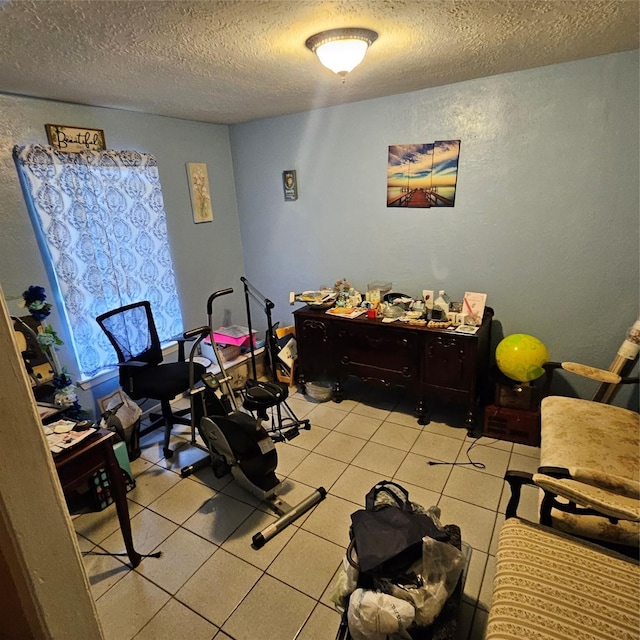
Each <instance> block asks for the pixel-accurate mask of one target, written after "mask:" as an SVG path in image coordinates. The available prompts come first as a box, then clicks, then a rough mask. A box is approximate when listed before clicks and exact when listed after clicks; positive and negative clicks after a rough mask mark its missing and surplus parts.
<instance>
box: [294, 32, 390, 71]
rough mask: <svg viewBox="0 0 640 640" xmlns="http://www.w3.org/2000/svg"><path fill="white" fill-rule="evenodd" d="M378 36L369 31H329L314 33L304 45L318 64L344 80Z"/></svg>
mask: <svg viewBox="0 0 640 640" xmlns="http://www.w3.org/2000/svg"><path fill="white" fill-rule="evenodd" d="M377 38H378V34H377V33H376V32H375V31H371V29H359V28H345V29H331V30H329V31H323V32H322V33H316V35H314V36H311V37H310V38H309V39H308V40H307V41H306V42H305V44H306V45H307V48H308V49H311V51H313V53H315V54H316V55H317V56H318V59H319V60H320V62H321V63H322V64H323V65H324V66H325V67H327V69H331V71H333V72H334V73H337V74H338V75H339V76H340V77H341V78H342V82H344V78H345V76H346V75H347V73H349V72H350V71H352V70H353V69H355V68H356V67H357V66H358V65H359V64H360V63H361V62H362V60H363V59H364V54H365V53H366V52H367V49H368V48H369V47H370V46H371V45H372V44H373V43H374V42H375V41H376V40H377Z"/></svg>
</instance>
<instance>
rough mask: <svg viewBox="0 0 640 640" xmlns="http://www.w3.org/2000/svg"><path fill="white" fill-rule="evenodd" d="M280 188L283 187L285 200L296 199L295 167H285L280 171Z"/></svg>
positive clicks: (296, 179) (296, 181) (296, 180)
mask: <svg viewBox="0 0 640 640" xmlns="http://www.w3.org/2000/svg"><path fill="white" fill-rule="evenodd" d="M282 188H283V189H284V199H285V202H288V201H292V200H297V199H298V178H297V176H296V170H295V169H287V170H286V171H283V172H282Z"/></svg>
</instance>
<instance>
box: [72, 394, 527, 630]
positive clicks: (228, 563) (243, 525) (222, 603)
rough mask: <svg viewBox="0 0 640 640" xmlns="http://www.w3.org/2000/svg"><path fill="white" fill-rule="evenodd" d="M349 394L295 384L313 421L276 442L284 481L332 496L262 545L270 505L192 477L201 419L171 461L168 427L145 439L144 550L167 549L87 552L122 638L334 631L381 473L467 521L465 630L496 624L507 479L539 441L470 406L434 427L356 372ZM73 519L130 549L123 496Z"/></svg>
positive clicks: (99, 538)
mask: <svg viewBox="0 0 640 640" xmlns="http://www.w3.org/2000/svg"><path fill="white" fill-rule="evenodd" d="M347 394H348V395H347V399H345V400H344V401H343V402H342V403H340V404H337V403H334V402H327V403H316V402H313V401H310V400H308V399H307V398H306V397H305V396H303V395H301V394H299V393H295V392H293V390H292V395H291V397H290V399H289V404H290V406H291V408H292V409H293V411H294V412H295V413H296V414H297V415H298V417H299V418H303V417H304V418H309V420H310V421H311V425H312V428H311V430H310V431H304V430H303V431H301V434H300V436H299V437H297V438H295V439H294V440H292V441H290V442H286V443H278V444H277V445H276V448H277V452H278V460H279V462H278V469H277V473H278V475H279V477H280V478H281V479H282V486H281V488H280V491H279V494H280V495H282V496H283V498H284V499H285V500H286V501H287V502H288V503H289V504H291V505H294V504H297V503H298V502H300V501H301V500H303V499H304V498H305V497H306V496H307V495H309V494H310V493H311V492H312V491H313V490H314V489H315V488H316V487H319V486H323V487H325V488H326V489H327V491H328V495H327V497H326V499H325V500H324V501H322V502H321V503H319V504H318V505H317V506H315V507H314V509H313V510H312V511H310V512H309V513H307V514H305V515H304V516H303V517H301V518H300V519H298V520H297V521H295V522H294V523H293V524H291V525H290V526H289V527H287V528H286V529H284V530H283V531H282V532H281V533H279V534H278V535H277V536H275V537H274V538H273V539H272V540H270V541H269V542H268V543H267V544H266V545H265V546H264V547H263V548H262V549H260V550H254V549H253V548H252V547H251V538H252V536H253V534H254V533H256V532H257V531H260V530H262V529H263V528H264V527H265V526H266V525H267V524H269V523H270V522H272V521H273V520H274V519H275V516H274V515H272V513H271V512H270V511H269V509H268V508H267V507H265V506H264V505H263V504H261V503H260V502H259V501H258V499H257V498H255V497H254V496H253V495H251V494H248V493H247V492H245V491H244V490H243V489H242V488H241V487H239V486H238V485H237V483H236V482H235V481H234V480H232V478H231V477H230V476H227V477H225V478H223V479H217V478H215V476H214V475H213V472H212V470H211V468H210V467H207V468H206V469H204V470H202V471H199V472H198V473H197V474H196V475H192V476H190V477H187V478H182V477H181V475H180V470H181V468H182V467H184V466H186V465H187V464H190V463H192V462H194V461H195V460H197V459H199V458H202V457H203V456H204V455H205V454H204V453H203V452H202V451H201V450H200V449H198V448H195V447H193V446H191V445H190V444H189V442H188V428H187V427H176V428H174V434H175V435H174V437H173V441H172V447H173V449H174V450H175V454H174V456H173V457H172V459H171V460H166V459H165V458H163V456H162V433H161V431H160V430H159V431H157V432H154V433H152V434H149V435H148V436H146V437H145V438H143V441H142V446H143V450H142V456H141V457H140V458H139V459H137V460H135V461H134V462H133V463H132V469H133V473H134V475H135V477H136V483H137V486H136V488H135V489H134V490H132V491H131V492H129V493H128V494H127V497H128V500H129V510H130V515H131V524H132V530H133V537H134V543H135V546H136V549H137V550H138V551H139V552H140V553H143V554H149V553H151V552H154V551H161V552H162V555H161V557H160V558H153V557H147V558H144V559H143V561H142V563H141V564H140V565H139V566H138V567H137V568H136V569H135V570H132V569H131V568H130V566H129V565H128V564H125V562H126V560H127V558H126V557H123V558H121V557H113V556H109V555H93V554H89V555H85V556H84V559H85V566H86V570H87V574H88V576H89V580H90V584H91V589H92V592H93V595H94V598H95V600H96V605H97V609H98V614H99V616H100V620H101V623H102V626H103V628H104V632H105V637H106V638H107V639H108V640H130V639H132V638H135V639H136V640H161V639H163V638H167V639H171V640H181V639H185V640H186V639H189V640H211V639H213V638H215V640H229V639H232V640H294V639H296V640H334V638H335V636H336V632H337V629H338V623H339V614H338V613H337V612H336V611H335V610H334V608H333V606H332V603H331V600H330V592H331V584H332V582H333V579H334V576H335V574H336V570H337V568H338V566H339V564H340V563H341V561H342V558H343V556H344V553H345V549H346V547H347V544H348V541H349V534H348V531H349V523H350V519H349V516H350V514H351V513H352V512H353V511H355V510H357V509H359V508H362V506H363V505H364V496H365V495H366V493H367V492H368V491H369V489H370V488H371V487H372V486H373V485H374V484H375V483H376V482H377V481H379V480H381V479H393V480H396V481H397V482H399V483H401V484H402V485H403V486H405V487H406V488H407V489H408V490H409V495H410V499H411V500H413V501H414V502H418V503H420V504H421V505H423V506H425V507H428V506H431V505H437V506H438V507H440V509H441V512H442V518H441V519H442V522H443V523H444V524H446V523H455V524H457V525H459V526H460V528H461V531H462V537H463V540H464V541H465V542H467V543H468V544H469V545H470V546H471V547H472V554H471V561H470V565H469V570H468V573H467V578H466V584H465V589H464V596H463V601H462V605H461V608H460V617H459V621H458V638H459V639H460V640H480V639H481V638H482V637H483V635H484V629H485V625H486V619H487V611H488V608H489V606H490V604H491V593H492V583H493V576H494V567H495V548H496V538H497V532H498V531H499V529H500V527H501V525H502V523H503V522H504V511H505V507H506V504H507V501H508V498H509V491H508V488H506V484H505V483H504V482H503V479H502V478H503V475H504V473H505V471H506V470H507V469H509V468H512V469H518V470H523V471H533V470H535V468H536V467H537V465H538V460H539V449H537V448H534V447H527V446H524V445H518V444H513V443H511V442H506V441H500V440H493V439H487V438H479V439H474V438H470V437H469V436H468V435H467V430H466V429H465V428H464V427H463V426H462V425H463V418H464V412H462V411H461V410H459V409H455V408H451V407H449V408H446V407H442V408H440V409H437V408H436V410H435V411H434V413H433V415H432V416H431V422H430V423H429V424H428V425H426V426H420V425H418V424H417V422H416V420H415V418H414V417H413V412H412V408H411V406H410V405H409V404H408V403H405V402H404V401H403V398H402V396H401V395H400V394H399V392H393V391H379V390H378V391H375V390H371V389H367V388H365V387H362V386H358V385H356V384H355V383H354V384H353V385H352V386H350V387H347ZM430 460H432V461H435V462H446V463H453V462H456V463H458V464H456V465H453V464H438V465H429V464H428V462H429V461H430ZM470 461H471V462H473V463H474V464H469V462H470ZM537 500H538V498H537V493H536V491H535V490H533V489H531V488H528V487H525V488H524V489H523V500H522V501H521V504H520V510H519V515H521V516H523V517H526V518H530V519H533V520H537V515H536V509H537ZM73 521H74V526H75V529H76V532H77V534H78V540H79V543H80V548H81V550H82V551H83V552H86V551H94V552H105V551H106V552H110V553H116V552H120V553H122V552H123V551H124V543H123V541H122V536H121V533H120V529H119V526H118V520H117V516H116V513H115V508H114V507H113V505H112V506H110V507H108V508H107V509H106V510H104V511H101V512H88V513H82V514H80V515H76V516H74V520H73Z"/></svg>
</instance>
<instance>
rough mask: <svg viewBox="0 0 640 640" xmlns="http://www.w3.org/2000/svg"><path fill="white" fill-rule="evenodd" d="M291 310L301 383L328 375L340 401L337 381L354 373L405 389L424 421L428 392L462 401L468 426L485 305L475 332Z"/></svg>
mask: <svg viewBox="0 0 640 640" xmlns="http://www.w3.org/2000/svg"><path fill="white" fill-rule="evenodd" d="M293 315H294V317H295V325H296V339H297V341H298V364H297V367H298V372H299V376H298V381H299V383H300V385H301V386H302V387H303V388H304V383H305V381H312V380H318V379H329V380H331V381H333V383H334V384H333V392H334V399H335V400H336V401H337V402H340V400H341V399H342V381H343V380H344V379H345V378H346V377H347V376H350V375H352V376H357V377H358V378H360V379H361V380H364V381H365V382H370V383H376V384H379V385H383V386H385V387H392V386H400V387H406V388H407V389H409V390H410V391H411V392H413V394H414V395H415V397H416V399H417V404H416V409H415V411H416V416H417V418H418V422H419V423H420V424H426V423H427V408H426V401H427V400H428V399H429V398H432V399H443V400H447V401H452V402H455V403H458V404H464V405H466V407H467V417H466V419H465V423H466V424H467V426H468V427H469V428H471V427H473V426H475V424H476V422H477V410H478V405H479V401H480V393H481V391H482V390H483V387H484V385H485V382H486V381H487V376H488V366H489V345H490V337H491V320H492V318H493V310H492V309H490V308H487V310H486V311H485V315H484V320H483V323H482V326H481V327H480V329H479V331H478V332H477V333H476V334H475V335H468V334H463V333H456V332H454V331H448V330H445V329H427V328H426V327H425V326H415V325H409V324H408V323H404V322H392V323H383V322H382V320H380V319H369V318H367V317H366V316H360V317H358V318H352V319H347V318H340V317H339V316H333V315H329V314H327V313H325V311H322V310H317V309H312V308H311V307H308V306H307V307H303V308H301V309H298V310H296V311H294V314H293Z"/></svg>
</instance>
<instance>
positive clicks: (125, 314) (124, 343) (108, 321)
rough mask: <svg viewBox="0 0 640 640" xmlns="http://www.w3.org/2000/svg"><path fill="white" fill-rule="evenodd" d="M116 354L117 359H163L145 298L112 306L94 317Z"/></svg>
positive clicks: (154, 360) (154, 361)
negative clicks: (115, 307)
mask: <svg viewBox="0 0 640 640" xmlns="http://www.w3.org/2000/svg"><path fill="white" fill-rule="evenodd" d="M96 322H97V323H98V324H99V325H100V327H101V329H102V330H103V331H104V332H105V334H106V335H107V338H109V342H111V344H112V345H113V348H114V349H115V350H116V353H117V355H118V362H119V363H120V364H125V363H127V362H130V361H132V360H136V361H139V362H146V363H147V364H149V365H157V364H160V362H162V347H161V346H160V339H159V338H158V331H157V329H156V325H155V322H154V321H153V315H152V313H151V305H150V304H149V302H147V301H146V300H144V301H142V302H134V303H133V304H128V305H125V306H124V307H120V308H118V309H113V310H112V311H108V312H107V313H103V314H102V315H100V316H98V317H97V318H96Z"/></svg>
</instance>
